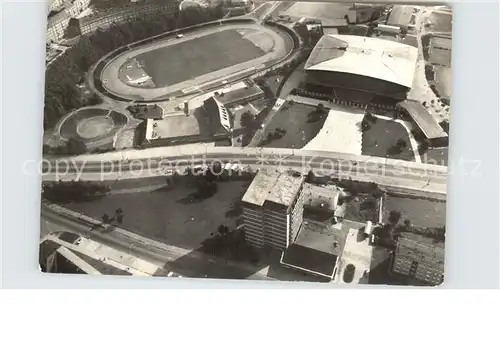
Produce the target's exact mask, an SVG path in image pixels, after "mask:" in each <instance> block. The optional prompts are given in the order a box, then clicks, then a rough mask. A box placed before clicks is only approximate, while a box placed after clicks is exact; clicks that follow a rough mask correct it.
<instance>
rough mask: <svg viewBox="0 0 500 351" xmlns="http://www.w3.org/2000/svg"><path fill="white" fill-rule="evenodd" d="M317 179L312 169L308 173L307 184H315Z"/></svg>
mask: <svg viewBox="0 0 500 351" xmlns="http://www.w3.org/2000/svg"><path fill="white" fill-rule="evenodd" d="M315 179H316V176H315V175H314V172H313V170H312V169H311V170H310V171H309V172H307V177H306V182H308V183H314V180H315Z"/></svg>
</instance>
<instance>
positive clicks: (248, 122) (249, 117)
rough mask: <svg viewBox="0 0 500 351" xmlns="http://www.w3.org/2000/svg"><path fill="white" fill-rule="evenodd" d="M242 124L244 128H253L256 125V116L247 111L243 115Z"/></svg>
mask: <svg viewBox="0 0 500 351" xmlns="http://www.w3.org/2000/svg"><path fill="white" fill-rule="evenodd" d="M240 123H241V126H242V127H243V128H248V129H250V128H252V126H253V123H254V115H253V114H252V113H251V112H250V111H245V112H243V113H242V114H241V118H240Z"/></svg>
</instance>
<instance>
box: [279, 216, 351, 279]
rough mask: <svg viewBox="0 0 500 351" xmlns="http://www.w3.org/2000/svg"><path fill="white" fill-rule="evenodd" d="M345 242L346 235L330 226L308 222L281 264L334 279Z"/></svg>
mask: <svg viewBox="0 0 500 351" xmlns="http://www.w3.org/2000/svg"><path fill="white" fill-rule="evenodd" d="M345 241H346V233H345V232H342V231H341V230H339V229H335V228H334V227H332V226H331V225H330V224H323V223H320V222H315V221H307V222H304V223H303V224H302V227H301V229H300V231H299V234H298V235H297V240H296V241H295V243H293V244H292V245H290V247H289V248H288V249H287V250H286V251H285V253H284V254H283V257H282V260H281V262H282V263H283V264H284V265H288V266H292V267H293V268H296V269H300V270H303V271H306V272H309V273H312V274H316V275H319V276H323V277H328V278H332V277H333V273H334V270H335V266H336V263H337V258H338V257H339V256H340V255H341V254H342V251H343V250H344V245H345Z"/></svg>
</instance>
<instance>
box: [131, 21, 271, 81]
mask: <svg viewBox="0 0 500 351" xmlns="http://www.w3.org/2000/svg"><path fill="white" fill-rule="evenodd" d="M263 54H264V52H263V51H262V50H261V49H260V48H259V47H257V46H255V45H254V44H253V43H252V42H251V41H249V40H247V39H245V38H243V37H242V35H241V34H240V33H238V32H237V31H236V30H224V31H221V32H218V33H213V34H209V35H205V36H202V37H199V38H194V39H192V40H188V41H183V42H179V43H178V44H175V45H169V46H166V47H162V48H159V49H157V50H153V51H149V52H146V53H144V54H141V55H138V56H137V57H136V58H137V59H138V60H139V61H140V62H142V63H143V64H144V69H145V71H146V73H147V74H148V75H149V76H150V77H151V78H152V79H153V81H154V83H155V85H156V87H163V86H167V85H173V84H176V83H179V82H183V81H186V80H189V79H193V78H196V77H198V76H201V75H204V74H207V73H210V72H215V71H218V70H220V69H223V68H226V67H230V66H234V65H236V64H239V63H242V62H245V61H249V60H252V59H255V58H258V57H260V56H262V55H263Z"/></svg>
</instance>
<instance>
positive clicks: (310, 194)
mask: <svg viewBox="0 0 500 351" xmlns="http://www.w3.org/2000/svg"><path fill="white" fill-rule="evenodd" d="M339 194H340V192H339V191H338V189H337V188H335V187H331V186H329V187H324V186H318V185H313V184H309V183H305V184H304V196H305V199H304V205H306V206H311V207H315V208H322V209H324V210H329V211H335V209H336V208H337V202H338V198H339Z"/></svg>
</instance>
